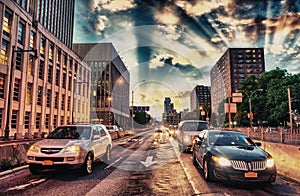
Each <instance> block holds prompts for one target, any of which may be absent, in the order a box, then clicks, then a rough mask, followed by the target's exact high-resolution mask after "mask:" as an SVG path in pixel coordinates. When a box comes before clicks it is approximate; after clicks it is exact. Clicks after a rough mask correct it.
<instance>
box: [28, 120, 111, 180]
mask: <svg viewBox="0 0 300 196" xmlns="http://www.w3.org/2000/svg"><path fill="white" fill-rule="evenodd" d="M111 148H112V139H111V136H110V134H109V133H108V131H107V129H106V127H105V126H104V125H102V124H76V125H63V126H59V127H57V128H56V129H55V130H54V131H52V132H51V133H50V134H49V136H48V137H47V138H46V139H43V140H41V141H38V142H36V143H34V144H33V145H31V146H30V148H29V149H28V151H27V155H26V163H27V164H28V165H29V170H30V172H31V173H32V174H39V173H40V172H41V171H42V170H44V169H76V168H80V170H81V172H82V174H90V173H92V172H93V163H94V161H97V160H104V161H106V162H109V161H110V151H111Z"/></svg>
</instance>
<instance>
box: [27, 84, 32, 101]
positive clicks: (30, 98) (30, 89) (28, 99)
mask: <svg viewBox="0 0 300 196" xmlns="http://www.w3.org/2000/svg"><path fill="white" fill-rule="evenodd" d="M31 95H32V84H31V83H28V84H27V91H26V104H31V100H32V96H31Z"/></svg>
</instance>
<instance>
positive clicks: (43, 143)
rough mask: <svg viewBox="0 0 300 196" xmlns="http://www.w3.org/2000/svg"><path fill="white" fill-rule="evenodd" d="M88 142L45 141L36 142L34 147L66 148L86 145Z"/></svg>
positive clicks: (70, 140) (72, 140) (67, 140)
mask: <svg viewBox="0 0 300 196" xmlns="http://www.w3.org/2000/svg"><path fill="white" fill-rule="evenodd" d="M86 143H87V140H74V139H44V140H41V141H38V142H36V143H35V144H34V145H35V146H39V147H41V148H43V147H46V148H64V147H67V146H71V145H79V146H84V145H86Z"/></svg>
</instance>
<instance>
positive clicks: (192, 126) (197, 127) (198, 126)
mask: <svg viewBox="0 0 300 196" xmlns="http://www.w3.org/2000/svg"><path fill="white" fill-rule="evenodd" d="M204 129H208V124H207V123H206V122H187V123H185V124H184V130H185V131H202V130H204Z"/></svg>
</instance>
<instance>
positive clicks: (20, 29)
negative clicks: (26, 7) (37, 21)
mask: <svg viewBox="0 0 300 196" xmlns="http://www.w3.org/2000/svg"><path fill="white" fill-rule="evenodd" d="M24 33H25V24H23V23H22V22H20V23H19V27H18V43H19V44H21V45H23V43H24Z"/></svg>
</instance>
